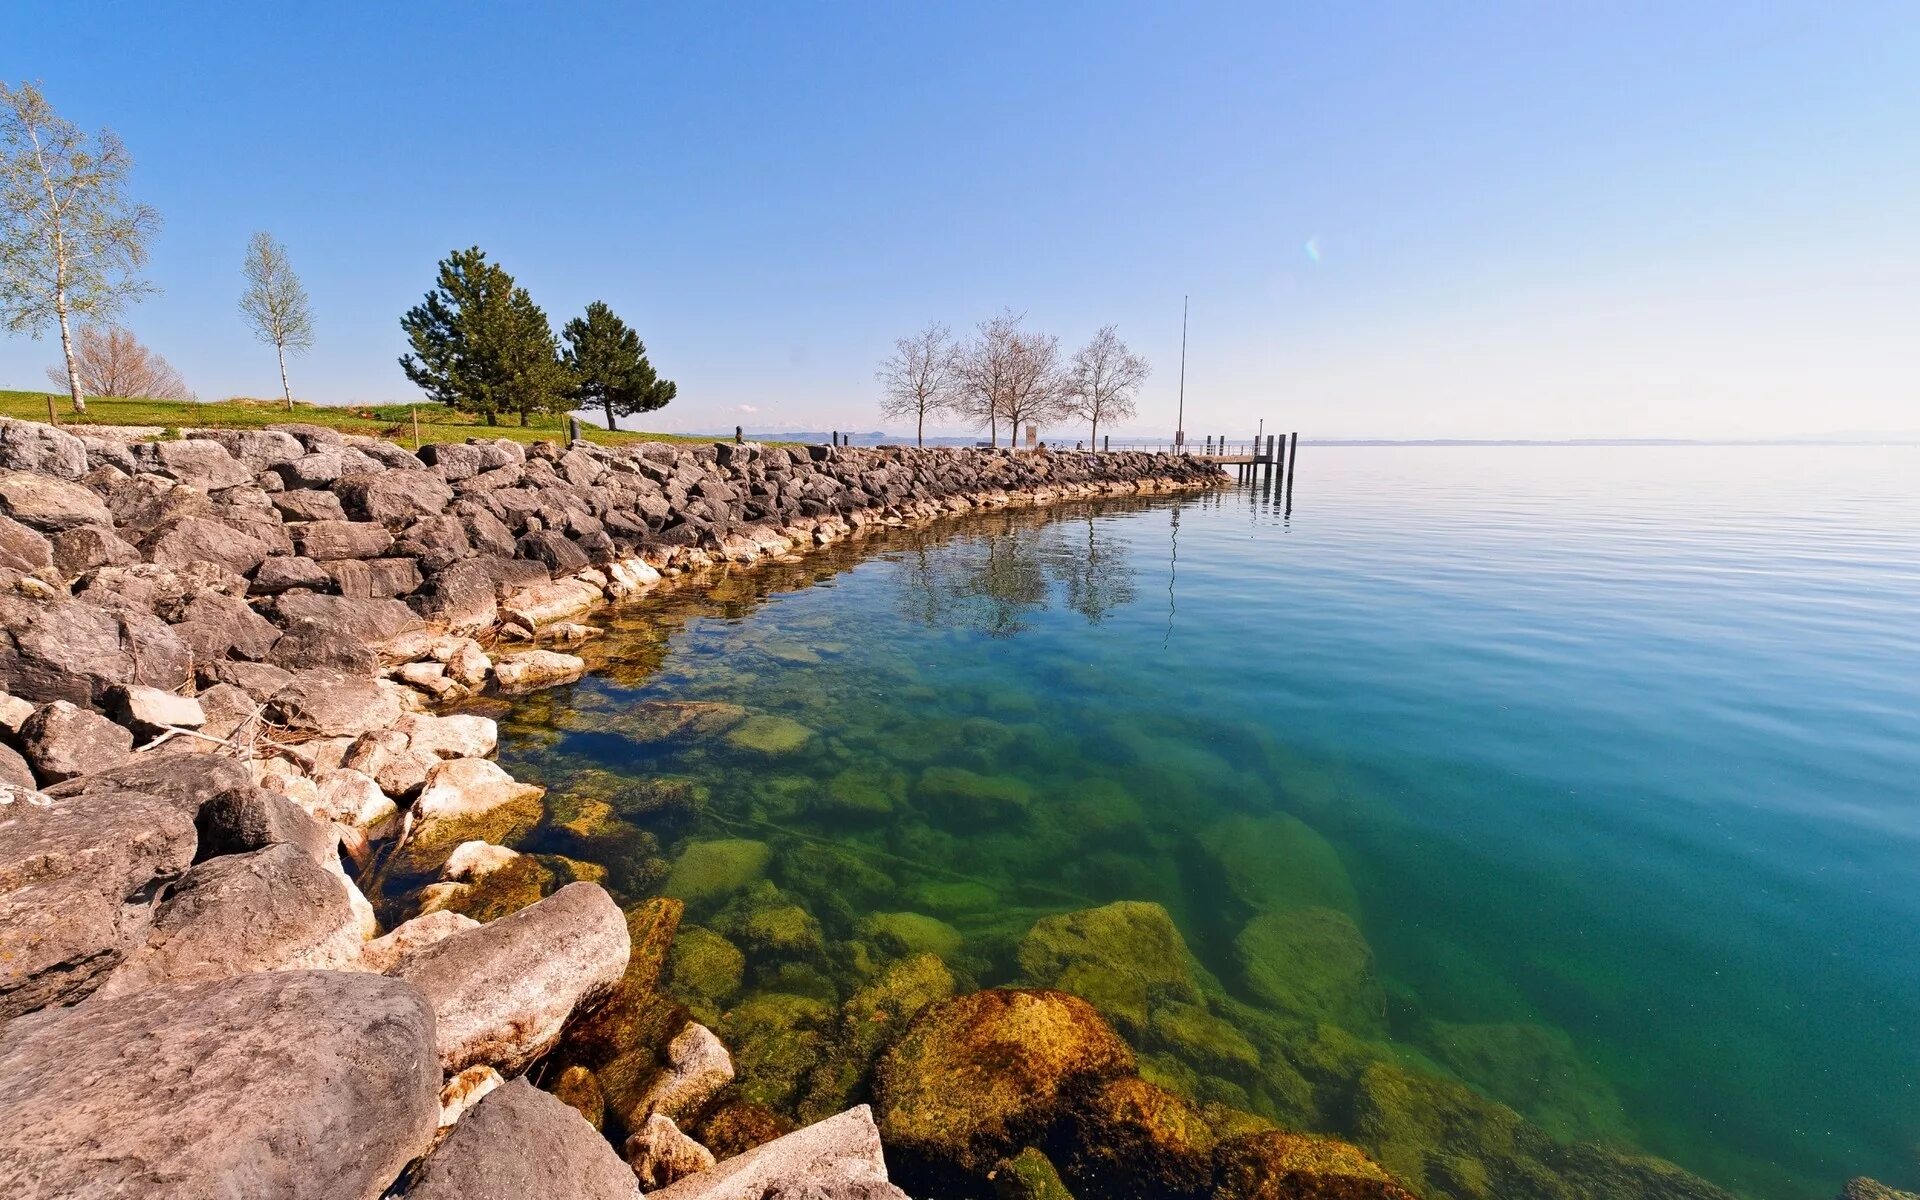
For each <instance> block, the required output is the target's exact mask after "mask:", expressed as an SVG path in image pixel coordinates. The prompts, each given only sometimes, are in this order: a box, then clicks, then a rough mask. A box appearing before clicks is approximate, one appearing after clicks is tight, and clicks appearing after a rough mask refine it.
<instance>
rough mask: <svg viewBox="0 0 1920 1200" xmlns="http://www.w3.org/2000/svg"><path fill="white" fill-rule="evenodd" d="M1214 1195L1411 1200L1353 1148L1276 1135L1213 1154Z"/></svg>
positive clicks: (1226, 1199)
mask: <svg viewBox="0 0 1920 1200" xmlns="http://www.w3.org/2000/svg"><path fill="white" fill-rule="evenodd" d="M1213 1195H1214V1196H1215V1197H1217V1198H1218V1200H1415V1197H1414V1194H1413V1193H1412V1192H1409V1191H1408V1190H1407V1189H1406V1188H1404V1187H1401V1186H1400V1184H1399V1183H1397V1182H1395V1180H1394V1178H1393V1176H1392V1175H1389V1174H1388V1173H1387V1170H1386V1168H1384V1167H1382V1166H1381V1165H1380V1164H1379V1163H1377V1162H1374V1161H1373V1160H1372V1159H1371V1158H1368V1157H1367V1156H1366V1154H1365V1152H1363V1151H1362V1150H1360V1149H1359V1148H1358V1147H1356V1146H1351V1145H1348V1144H1347V1143H1346V1142H1342V1141H1336V1140H1335V1139H1333V1138H1321V1137H1309V1136H1307V1135H1305V1134H1297V1133H1281V1132H1278V1131H1272V1132H1266V1133H1255V1134H1251V1135H1248V1136H1246V1137H1239V1138H1235V1139H1233V1140H1232V1141H1228V1142H1223V1143H1222V1144H1221V1145H1220V1148H1219V1149H1218V1150H1217V1151H1216V1152H1215V1154H1214V1191H1213Z"/></svg>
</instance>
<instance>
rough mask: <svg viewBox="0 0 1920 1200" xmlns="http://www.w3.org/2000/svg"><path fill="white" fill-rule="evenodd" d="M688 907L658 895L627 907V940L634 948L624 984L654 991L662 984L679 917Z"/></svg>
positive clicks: (678, 925) (623, 978) (630, 955)
mask: <svg viewBox="0 0 1920 1200" xmlns="http://www.w3.org/2000/svg"><path fill="white" fill-rule="evenodd" d="M686 911H687V906H686V905H685V904H683V903H681V902H680V901H678V900H675V899H673V898H672V897H670V896H655V897H653V898H652V899H650V900H642V901H641V902H640V903H638V904H635V905H633V906H631V907H629V908H628V909H627V910H626V916H627V939H628V941H629V942H630V943H631V944H632V946H633V950H632V952H631V953H630V954H628V955H627V970H626V973H625V974H624V975H622V976H621V979H620V983H621V986H623V987H627V988H631V989H633V990H635V991H640V992H651V991H653V990H654V989H655V988H657V987H658V986H659V985H660V977H661V975H662V974H664V973H665V971H666V968H667V958H668V956H669V955H670V954H671V953H672V950H673V944H674V941H675V935H676V934H677V933H678V932H679V929H680V918H681V917H682V916H684V915H685V914H686Z"/></svg>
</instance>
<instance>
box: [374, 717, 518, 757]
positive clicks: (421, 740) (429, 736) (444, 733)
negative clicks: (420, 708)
mask: <svg viewBox="0 0 1920 1200" xmlns="http://www.w3.org/2000/svg"><path fill="white" fill-rule="evenodd" d="M395 728H397V729H398V730H400V732H402V733H404V734H406V735H407V745H408V746H409V747H410V748H412V749H414V750H418V751H420V752H421V753H424V754H431V755H433V756H434V757H435V758H485V757H487V756H488V755H490V754H492V753H493V752H494V749H495V748H496V747H497V746H498V745H499V743H500V727H499V726H498V725H497V724H495V723H494V721H493V718H491V717H482V716H476V715H474V714H473V713H453V714H451V715H449V716H444V717H438V716H434V715H433V714H432V713H413V714H410V715H408V716H405V717H402V718H401V719H400V724H399V725H397V726H395Z"/></svg>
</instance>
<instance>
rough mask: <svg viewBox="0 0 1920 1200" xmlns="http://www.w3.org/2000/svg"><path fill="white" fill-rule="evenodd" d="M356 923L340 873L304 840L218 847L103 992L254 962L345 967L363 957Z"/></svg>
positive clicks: (231, 970) (246, 967)
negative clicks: (225, 850) (229, 850)
mask: <svg viewBox="0 0 1920 1200" xmlns="http://www.w3.org/2000/svg"><path fill="white" fill-rule="evenodd" d="M360 932H361V930H360V918H359V915H358V914H357V913H355V912H354V910H353V905H352V903H351V902H350V899H349V897H348V894H347V890H346V887H345V885H344V884H343V882H342V881H341V879H340V877H339V876H337V875H335V874H334V873H333V872H331V871H328V870H327V869H326V868H325V867H323V866H321V865H320V864H319V863H317V862H315V861H314V860H313V857H312V856H311V855H310V854H308V853H307V851H306V850H304V849H302V848H301V847H299V846H297V845H293V844H290V843H284V842H283V843H280V844H277V845H271V846H268V847H267V848H266V849H264V850H255V851H252V852H250V853H247V854H227V855H222V856H220V857H219V858H211V859H208V860H207V861H206V862H203V863H201V864H199V865H198V866H196V867H194V868H193V869H192V870H190V871H188V872H187V873H186V874H185V875H183V876H182V877H181V878H180V881H179V882H178V883H176V884H175V885H174V887H173V891H172V893H171V894H170V895H169V896H168V897H167V899H166V901H165V902H164V903H163V904H161V905H160V907H159V909H158V910H156V911H155V913H154V915H153V923H152V926H151V927H150V928H149V930H148V932H147V941H146V944H145V945H143V946H140V947H137V948H136V949H134V950H133V951H132V952H131V953H129V954H128V955H127V958H126V961H125V962H123V963H122V964H121V965H120V966H119V968H117V969H116V970H115V971H114V973H113V975H112V977H110V978H109V979H108V980H107V981H106V982H105V983H104V984H103V985H102V986H101V994H102V995H118V994H121V993H124V992H130V991H135V990H138V989H140V988H143V987H150V986H152V985H154V984H156V983H191V982H205V981H210V980H214V979H224V978H226V977H227V976H229V975H244V974H247V973H249V972H253V971H292V970H308V969H311V970H339V969H343V968H347V967H351V966H353V965H355V964H357V963H358V961H359V958H360V944H361V940H362V939H361V937H360Z"/></svg>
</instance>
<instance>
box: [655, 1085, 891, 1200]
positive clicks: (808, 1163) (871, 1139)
mask: <svg viewBox="0 0 1920 1200" xmlns="http://www.w3.org/2000/svg"><path fill="white" fill-rule="evenodd" d="M648 1196H649V1198H652V1197H659V1198H660V1200H733V1198H735V1197H743V1196H753V1197H760V1198H762V1200H813V1198H816V1197H817V1198H819V1200H907V1194H906V1193H905V1192H903V1191H901V1190H900V1189H899V1188H897V1187H894V1186H893V1185H892V1184H891V1183H889V1182H888V1181H887V1163H886V1158H885V1157H884V1155H883V1154H882V1152H881V1149H880V1133H879V1130H877V1129H875V1128H874V1123H873V1113H872V1111H871V1110H870V1109H869V1108H868V1107H867V1106H866V1105H864V1104H862V1105H860V1106H859V1107H857V1108H851V1109H848V1110H847V1111H846V1112H843V1113H841V1114H840V1115H839V1116H837V1117H829V1118H828V1119H826V1120H824V1121H821V1122H819V1123H818V1124H815V1125H809V1126H807V1127H806V1128H805V1129H800V1130H796V1131H795V1132H793V1133H789V1134H787V1135H786V1136H785V1137H781V1138H776V1139H774V1140H773V1141H771V1142H767V1143H766V1144H764V1145H761V1146H756V1147H755V1148H754V1149H752V1150H749V1151H747V1152H746V1153H745V1154H741V1155H739V1156H738V1157H735V1158H729V1159H727V1160H725V1161H724V1162H722V1163H720V1164H719V1165H718V1166H716V1167H714V1168H713V1169H712V1170H710V1171H702V1172H700V1173H699V1174H698V1175H690V1176H688V1177H687V1178H685V1179H682V1180H681V1181H680V1182H678V1183H676V1184H673V1185H672V1186H670V1187H666V1188H663V1189H661V1190H660V1191H657V1192H649V1193H648Z"/></svg>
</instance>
